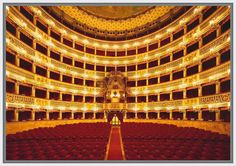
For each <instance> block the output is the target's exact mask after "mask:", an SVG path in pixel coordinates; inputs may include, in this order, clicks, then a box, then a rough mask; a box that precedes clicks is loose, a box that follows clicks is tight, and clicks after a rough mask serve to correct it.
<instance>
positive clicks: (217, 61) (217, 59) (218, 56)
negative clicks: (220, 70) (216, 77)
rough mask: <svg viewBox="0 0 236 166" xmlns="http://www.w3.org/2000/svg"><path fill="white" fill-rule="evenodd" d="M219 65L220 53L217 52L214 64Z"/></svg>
mask: <svg viewBox="0 0 236 166" xmlns="http://www.w3.org/2000/svg"><path fill="white" fill-rule="evenodd" d="M218 65H220V53H217V56H216V66H218Z"/></svg>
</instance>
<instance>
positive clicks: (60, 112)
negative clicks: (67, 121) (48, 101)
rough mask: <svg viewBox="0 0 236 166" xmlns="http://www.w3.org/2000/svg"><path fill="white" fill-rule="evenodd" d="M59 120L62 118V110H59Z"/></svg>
mask: <svg viewBox="0 0 236 166" xmlns="http://www.w3.org/2000/svg"><path fill="white" fill-rule="evenodd" d="M58 119H59V120H61V119H62V111H59V117H58Z"/></svg>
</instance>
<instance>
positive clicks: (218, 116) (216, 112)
mask: <svg viewBox="0 0 236 166" xmlns="http://www.w3.org/2000/svg"><path fill="white" fill-rule="evenodd" d="M215 114H216V121H221V119H220V110H218V109H217V110H216V111H215Z"/></svg>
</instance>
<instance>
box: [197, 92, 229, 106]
mask: <svg viewBox="0 0 236 166" xmlns="http://www.w3.org/2000/svg"><path fill="white" fill-rule="evenodd" d="M224 102H230V94H229V93H228V94H221V95H214V96H208V97H201V98H199V104H212V103H224Z"/></svg>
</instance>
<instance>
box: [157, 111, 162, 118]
mask: <svg viewBox="0 0 236 166" xmlns="http://www.w3.org/2000/svg"><path fill="white" fill-rule="evenodd" d="M157 119H161V111H158V112H157Z"/></svg>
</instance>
